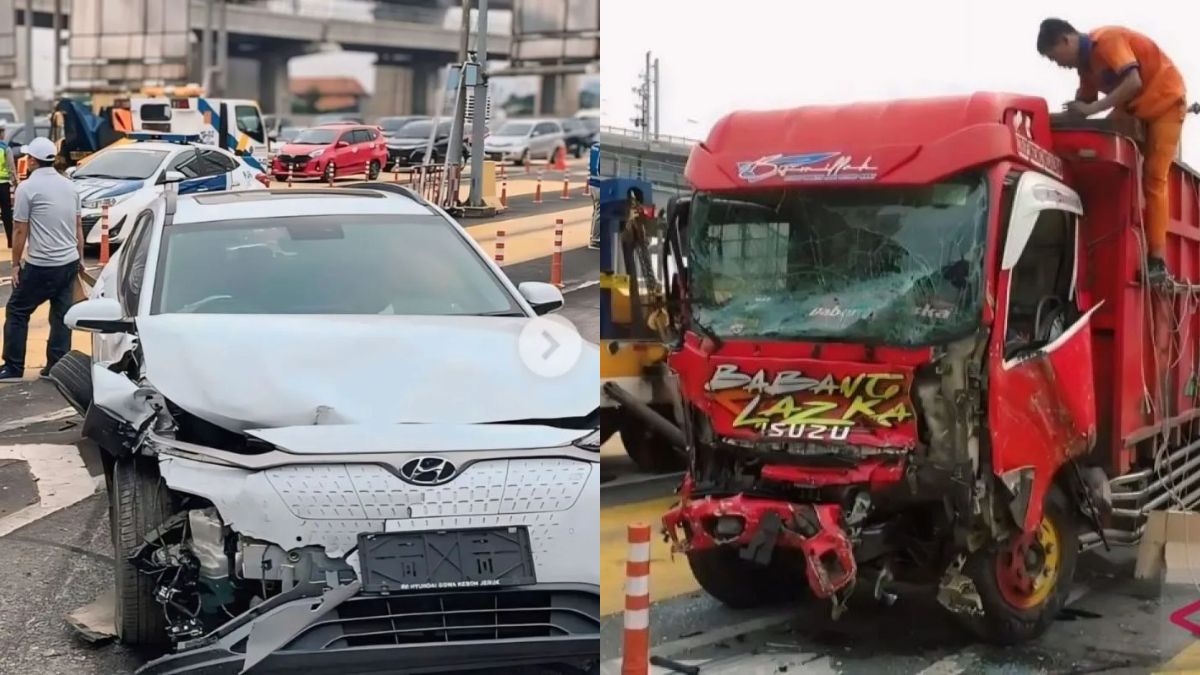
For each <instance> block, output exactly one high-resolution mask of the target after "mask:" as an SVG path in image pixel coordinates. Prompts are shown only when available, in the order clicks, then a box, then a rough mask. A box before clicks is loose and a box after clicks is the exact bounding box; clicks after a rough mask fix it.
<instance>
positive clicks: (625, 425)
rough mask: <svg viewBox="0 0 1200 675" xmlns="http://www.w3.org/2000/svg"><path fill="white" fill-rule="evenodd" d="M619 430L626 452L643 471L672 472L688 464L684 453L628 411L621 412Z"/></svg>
mask: <svg viewBox="0 0 1200 675" xmlns="http://www.w3.org/2000/svg"><path fill="white" fill-rule="evenodd" d="M659 412H663V411H662V410H659ZM668 415H670V413H669V412H668ZM617 430H618V431H619V432H620V433H621V443H622V445H624V446H625V452H626V454H628V455H629V458H630V459H632V460H633V463H634V464H636V465H637V467H638V468H639V469H641V470H642V471H645V472H646V473H670V472H671V471H682V470H683V469H684V467H685V466H686V462H685V461H684V458H683V454H682V453H681V452H679V450H677V449H676V448H675V447H673V446H672V445H671V444H670V443H669V442H667V441H666V440H665V439H663V437H662V436H659V435H658V434H657V433H655V432H654V430H653V429H651V428H650V427H649V426H647V425H646V423H645V422H642V421H641V420H640V419H638V418H636V417H634V416H633V415H631V414H629V413H628V412H621V413H620V418H619V419H618V421H617Z"/></svg>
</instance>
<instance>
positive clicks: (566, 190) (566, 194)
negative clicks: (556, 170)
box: [559, 171, 571, 199]
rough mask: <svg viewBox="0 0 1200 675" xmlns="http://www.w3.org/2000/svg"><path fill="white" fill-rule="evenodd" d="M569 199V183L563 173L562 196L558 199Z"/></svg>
mask: <svg viewBox="0 0 1200 675" xmlns="http://www.w3.org/2000/svg"><path fill="white" fill-rule="evenodd" d="M570 198H571V181H570V179H569V177H568V175H567V172H566V171H564V172H563V191H562V196H560V197H559V199H570Z"/></svg>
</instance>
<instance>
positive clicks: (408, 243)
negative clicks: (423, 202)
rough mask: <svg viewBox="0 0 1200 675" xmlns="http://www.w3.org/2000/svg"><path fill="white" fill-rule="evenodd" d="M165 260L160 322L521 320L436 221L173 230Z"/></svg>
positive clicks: (483, 269) (304, 220) (288, 221)
mask: <svg viewBox="0 0 1200 675" xmlns="http://www.w3.org/2000/svg"><path fill="white" fill-rule="evenodd" d="M160 256H161V257H160V259H159V267H158V269H159V274H158V279H157V281H156V283H155V286H156V288H155V298H154V308H153V309H152V312H153V313H156V314H159V313H161V314H170V313H203V314H362V315H379V314H383V315H388V314H397V315H440V316H451V315H489V316H492V315H495V316H500V315H511V316H524V314H522V312H521V309H520V307H519V306H518V305H517V304H516V302H515V301H514V299H513V297H512V295H511V294H510V293H509V292H508V291H507V289H506V288H505V287H504V286H503V285H501V282H500V280H499V279H498V278H497V277H496V275H495V274H494V273H493V272H492V270H491V269H490V268H489V267H488V266H487V265H486V264H485V263H484V261H483V260H482V259H480V257H479V256H478V255H477V254H476V252H475V250H474V249H473V248H472V247H471V246H470V245H469V244H468V243H467V241H466V240H465V239H464V237H463V235H462V234H460V233H459V232H458V231H456V230H455V229H454V228H453V227H451V226H450V225H449V224H448V223H447V222H446V221H445V220H444V219H442V218H440V217H437V216H300V217H291V218H263V219H255V220H244V221H230V222H218V223H206V224H197V225H187V226H184V227H177V228H169V231H167V232H166V233H165V234H164V238H163V242H162V246H161V253H160ZM347 270H353V273H347Z"/></svg>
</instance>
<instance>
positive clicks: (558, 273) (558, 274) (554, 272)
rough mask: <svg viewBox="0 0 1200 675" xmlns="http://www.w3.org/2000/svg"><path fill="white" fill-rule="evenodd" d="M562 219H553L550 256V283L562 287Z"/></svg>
mask: <svg viewBox="0 0 1200 675" xmlns="http://www.w3.org/2000/svg"><path fill="white" fill-rule="evenodd" d="M562 254H563V219H562V218H555V219H554V255H553V257H551V258H550V283H552V284H554V285H555V286H557V287H559V288H562V287H563V282H562V275H563V269H562V265H563V260H562Z"/></svg>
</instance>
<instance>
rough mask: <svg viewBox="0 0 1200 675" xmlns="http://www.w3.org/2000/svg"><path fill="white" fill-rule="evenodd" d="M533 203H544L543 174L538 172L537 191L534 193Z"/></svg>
mask: <svg viewBox="0 0 1200 675" xmlns="http://www.w3.org/2000/svg"><path fill="white" fill-rule="evenodd" d="M533 203H534V204H541V203H542V172H541V171H538V179H537V190H536V191H535V192H534V193H533Z"/></svg>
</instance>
